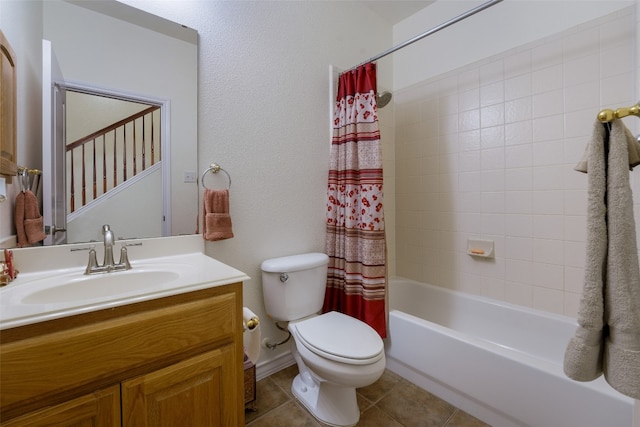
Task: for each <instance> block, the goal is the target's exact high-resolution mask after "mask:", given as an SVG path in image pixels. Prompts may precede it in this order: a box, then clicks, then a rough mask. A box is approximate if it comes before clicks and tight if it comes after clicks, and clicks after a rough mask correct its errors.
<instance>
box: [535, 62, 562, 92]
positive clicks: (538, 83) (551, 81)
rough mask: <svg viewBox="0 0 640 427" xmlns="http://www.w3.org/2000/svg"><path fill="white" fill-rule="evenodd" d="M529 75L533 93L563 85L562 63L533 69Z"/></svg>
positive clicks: (555, 88) (558, 87) (559, 87)
mask: <svg viewBox="0 0 640 427" xmlns="http://www.w3.org/2000/svg"><path fill="white" fill-rule="evenodd" d="M531 77H532V83H533V86H532V88H533V93H534V94H540V93H544V92H549V91H552V90H557V89H561V88H562V86H563V78H562V64H557V65H553V66H551V67H547V68H542V69H540V70H537V71H534V72H533V73H532V75H531Z"/></svg>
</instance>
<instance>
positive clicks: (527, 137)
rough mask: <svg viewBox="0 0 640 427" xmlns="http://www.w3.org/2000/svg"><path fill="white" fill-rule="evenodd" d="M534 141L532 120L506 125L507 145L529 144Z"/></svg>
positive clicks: (505, 136) (505, 141) (505, 138)
mask: <svg viewBox="0 0 640 427" xmlns="http://www.w3.org/2000/svg"><path fill="white" fill-rule="evenodd" d="M532 141H533V122H532V121H531V120H524V121H518V122H515V123H506V124H505V125H504V143H505V145H519V144H529V143H531V142H532Z"/></svg>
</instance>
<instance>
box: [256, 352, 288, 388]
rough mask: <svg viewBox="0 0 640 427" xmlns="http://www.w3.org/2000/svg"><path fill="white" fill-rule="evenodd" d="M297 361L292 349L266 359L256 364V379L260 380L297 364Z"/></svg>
mask: <svg viewBox="0 0 640 427" xmlns="http://www.w3.org/2000/svg"><path fill="white" fill-rule="evenodd" d="M295 363H296V361H295V359H294V358H293V355H292V354H291V352H290V351H287V352H286V353H282V354H280V355H278V356H276V357H274V358H273V359H271V360H266V361H264V362H262V363H258V364H257V365H256V381H260V380H261V379H263V378H266V377H268V376H269V375H272V374H275V373H276V372H278V371H281V370H283V369H284V368H288V367H289V366H291V365H293V364H295Z"/></svg>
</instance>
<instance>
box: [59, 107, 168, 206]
mask: <svg viewBox="0 0 640 427" xmlns="http://www.w3.org/2000/svg"><path fill="white" fill-rule="evenodd" d="M159 109H160V106H150V107H149V108H146V109H144V110H142V111H140V112H138V113H135V114H132V115H131V116H129V117H126V118H124V119H122V120H119V121H117V122H115V123H113V124H111V125H109V126H106V127H104V128H102V129H100V130H98V131H95V132H93V133H91V134H89V135H86V136H84V137H82V138H80V139H78V140H76V141H74V142H72V143H70V144H67V146H66V152H67V153H70V166H71V177H70V178H71V180H70V181H71V182H70V183H69V185H68V193H69V201H70V205H69V212H70V213H71V212H74V211H75V210H76V209H79V207H76V194H75V186H76V183H75V181H76V180H75V167H74V157H75V156H74V155H73V153H74V150H76V149H81V154H80V156H81V158H82V165H81V175H82V177H81V181H82V185H81V187H82V189H81V191H82V194H81V198H82V200H81V202H82V205H81V206H80V207H82V206H85V205H86V204H87V203H88V201H87V198H88V197H87V169H90V170H89V171H88V172H89V174H90V175H91V176H92V183H91V184H92V185H90V188H91V190H92V194H91V196H92V197H91V200H94V199H96V198H97V197H98V188H99V187H98V176H97V171H98V163H97V162H98V159H97V156H96V153H97V152H98V151H102V177H101V178H102V186H101V188H102V194H104V193H107V192H108V190H109V185H108V179H107V177H108V174H107V135H108V134H109V133H111V134H112V135H113V141H112V142H113V182H112V188H115V187H116V186H117V185H119V184H121V183H123V182H125V181H126V180H127V179H128V177H129V176H128V173H127V167H128V165H132V166H133V170H132V175H131V177H133V176H135V175H136V174H138V172H139V171H138V159H137V151H138V136H139V135H138V134H137V133H136V120H138V119H140V118H142V139H141V146H140V149H141V153H140V154H141V159H140V162H141V165H140V166H141V171H140V172H142V171H144V170H145V169H146V168H147V160H149V166H153V165H154V164H155V163H156V144H157V143H159V141H156V140H155V136H156V132H155V127H156V125H155V123H154V114H153V113H154V112H155V111H157V110H159ZM146 117H149V118H150V120H151V123H150V125H149V126H150V128H151V132H150V133H151V135H150V139H149V140H147V139H146V136H147V133H146V127H147V126H145V118H146ZM130 124H132V127H133V132H132V133H133V135H132V136H129V135H127V130H126V127H127V125H130ZM158 125H159V123H158ZM120 129H122V134H121V137H120V139H119V138H118V135H117V133H118V130H120ZM97 140H98V143H96V141H97ZM119 141H120V143H121V148H122V154H121V155H120V156H119V155H118V142H119ZM128 141H129V142H132V145H131V146H130V149H129V150H128V149H127V143H128ZM88 143H91V147H90V150H91V152H92V158H91V159H89V164H87V158H86V153H85V147H86V146H87V144H88ZM147 145H149V146H150V152H151V159H147V157H146V153H147V148H146V147H147ZM98 147H99V148H100V149H101V150H99V149H98ZM159 148H160V146H159V145H158V149H159ZM130 153H131V154H130ZM157 157H158V161H159V160H160V156H159V155H158V156H157ZM118 162H120V163H121V172H122V180H120V181H119V180H118Z"/></svg>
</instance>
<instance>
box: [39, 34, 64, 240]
mask: <svg viewBox="0 0 640 427" xmlns="http://www.w3.org/2000/svg"><path fill="white" fill-rule="evenodd" d="M62 81H63V78H62V71H61V70H60V66H59V65H58V60H57V59H56V56H55V53H54V52H53V47H52V46H51V42H50V41H49V40H42V217H43V220H44V226H45V231H46V232H47V238H46V239H45V241H44V244H45V245H57V244H60V243H66V240H67V233H66V228H67V206H66V205H67V201H66V192H65V178H66V173H65V150H64V148H65V147H64V145H65V139H64V123H65V119H64V104H65V99H64V98H65V93H64V90H63V89H60V87H59V86H58V85H57V83H62Z"/></svg>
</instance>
